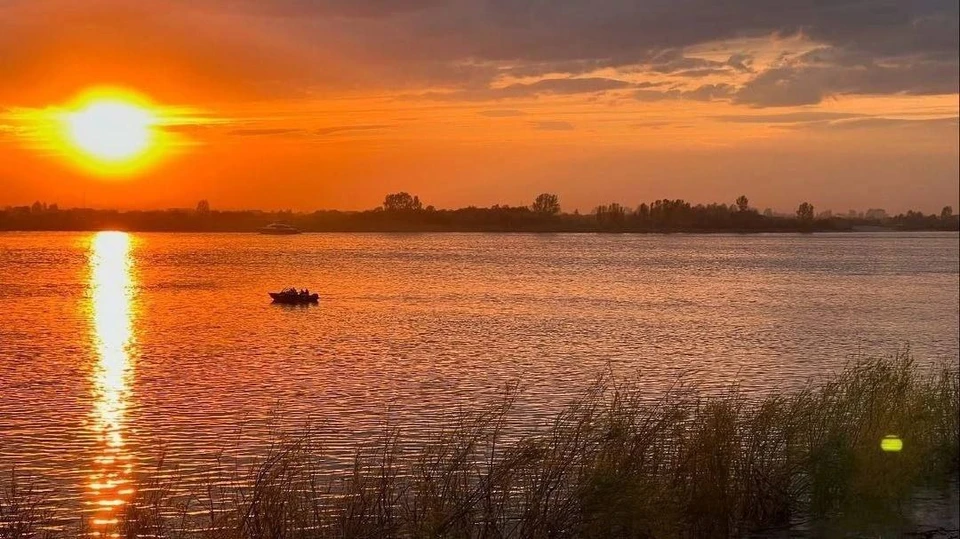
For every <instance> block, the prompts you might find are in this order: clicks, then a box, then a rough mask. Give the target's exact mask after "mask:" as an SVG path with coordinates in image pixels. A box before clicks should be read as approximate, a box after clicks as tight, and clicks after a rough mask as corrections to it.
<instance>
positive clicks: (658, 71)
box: [0, 0, 960, 107]
mask: <svg viewBox="0 0 960 539" xmlns="http://www.w3.org/2000/svg"><path fill="white" fill-rule="evenodd" d="M38 6H39V7H38ZM958 20H960V3H958V2H957V1H956V0H916V1H906V0H832V1H829V2H825V1H823V0H780V1H776V2H771V1H769V0H738V1H736V2H734V1H730V0H725V1H721V2H718V1H716V0H593V1H590V0H552V1H549V2H545V1H543V0H396V1H391V0H276V1H271V2H267V1H260V0H163V1H161V0H141V1H139V2H137V3H136V4H134V3H130V2H122V1H120V0H89V1H88V2H84V3H82V4H80V3H77V2H74V1H67V0H49V1H45V2H32V1H27V0H0V58H2V59H3V61H2V62H0V78H3V79H4V80H5V83H6V82H9V81H10V80H11V79H9V78H8V77H11V76H12V77H15V81H14V82H20V83H23V84H29V83H31V82H35V81H41V80H42V79H43V77H44V76H47V74H49V73H55V71H51V70H55V69H60V70H64V69H73V68H70V66H71V65H74V64H76V65H78V66H79V65H80V63H78V62H76V61H75V60H76V59H75V58H71V56H70V55H71V54H74V52H73V51H80V50H84V51H85V52H86V53H87V54H88V55H92V56H93V57H95V58H97V65H101V66H114V65H115V66H120V67H115V69H114V71H119V70H120V69H121V67H123V68H124V69H126V70H127V71H130V68H129V65H130V61H131V59H134V58H140V59H142V61H141V62H140V64H141V65H143V66H152V67H151V69H149V70H147V69H146V68H143V69H142V70H141V71H138V72H136V73H133V74H131V73H124V75H125V76H126V78H128V79H131V80H132V81H133V82H142V83H143V84H144V85H145V86H149V87H155V86H162V84H163V81H164V80H166V79H168V78H170V77H169V76H168V75H169V73H171V70H174V69H176V70H179V71H178V72H177V74H179V75H181V76H182V75H184V73H186V74H188V75H192V76H194V77H195V78H196V79H197V80H199V81H200V82H205V83H209V84H210V85H211V86H214V85H215V83H220V84H221V86H218V87H216V88H215V90H217V91H227V90H225V89H230V88H243V89H249V91H250V92H254V93H258V94H268V95H287V96H290V95H296V94H297V92H301V93H302V94H303V95H316V92H317V91H322V90H327V89H330V90H331V91H343V90H349V89H355V88H382V89H387V90H403V91H423V90H425V89H427V88H437V87H443V88H445V89H447V90H450V91H448V92H444V93H442V95H445V96H447V97H448V98H454V99H459V98H462V99H472V100H480V99H500V98H507V97H525V96H535V95H542V94H579V93H596V92H606V91H611V90H619V89H626V88H630V85H629V83H626V82H624V81H618V80H615V79H611V78H606V79H604V78H596V77H592V76H591V74H593V73H595V72H596V71H597V70H600V69H630V70H639V71H641V72H649V73H651V74H653V75H657V76H658V77H660V76H668V77H676V76H682V77H683V78H691V77H699V76H706V75H723V74H724V73H729V74H731V75H734V74H741V76H742V74H753V78H752V79H751V80H749V81H748V82H747V83H746V84H745V85H744V87H743V88H742V89H740V90H739V91H738V92H737V94H736V97H735V98H734V102H736V103H742V104H745V105H750V106H757V107H761V106H784V105H797V104H813V103H817V102H819V101H820V100H822V99H824V98H826V97H828V96H832V95H842V94H848V93H861V94H898V93H908V94H933V93H941V94H942V93H947V94H949V93H955V92H957V86H958V84H957V72H958V68H960V67H958V66H960V61H958V57H960V53H958V50H960V38H958V34H960V31H958V30H960V24H958ZM52 32H56V35H57V39H50V35H51V33H52ZM800 34H802V35H803V36H804V37H805V38H807V39H809V40H811V41H813V42H816V43H819V44H821V45H822V46H821V47H820V48H819V49H818V50H816V51H814V52H811V53H809V54H807V55H805V56H804V57H802V58H799V59H795V60H793V61H784V62H780V63H778V64H776V65H774V66H773V67H772V68H771V69H768V70H766V71H763V72H757V71H758V68H757V66H756V63H755V62H754V61H753V58H752V57H751V56H750V53H749V51H736V50H734V51H729V53H730V54H729V57H728V59H727V60H725V61H721V60H707V59H704V58H697V57H692V56H690V55H689V54H688V51H687V48H688V47H691V46H695V45H701V44H706V43H712V42H716V41H719V40H727V39H739V38H745V37H763V36H771V35H780V36H791V35H800ZM91 50H92V51H93V52H92V53H91V52H90V51H91ZM171 58H172V59H171ZM157 66H159V67H157ZM83 68H84V69H87V68H88V66H85V65H84V66H83ZM75 69H78V70H79V69H80V67H77V68H75ZM504 75H512V76H516V77H527V76H533V77H535V76H544V75H564V76H566V78H551V79H548V80H547V81H541V82H538V83H532V84H515V85H512V86H508V87H506V88H497V87H496V81H498V80H499V79H500V77H502V76H504ZM204 77H206V79H205V78H204ZM731 82H733V81H731ZM738 84H739V82H738ZM7 86H10V87H11V88H13V87H15V86H16V85H15V84H7ZM174 90H175V89H174ZM172 91H173V90H172ZM0 93H2V92H0ZM727 93H728V92H727V89H726V88H724V89H723V90H718V89H716V88H714V89H713V90H707V89H704V90H703V91H698V90H694V91H692V92H691V91H687V92H679V97H680V98H690V99H696V98H704V97H706V98H711V99H716V98H719V97H722V96H723V95H725V94H727ZM661 94H665V97H670V96H671V92H669V91H668V92H661ZM721 94H722V95H721ZM440 95H441V93H433V94H427V97H431V98H439V96H440ZM649 95H653V94H649Z"/></svg>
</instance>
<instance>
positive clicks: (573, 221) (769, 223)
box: [0, 192, 960, 232]
mask: <svg viewBox="0 0 960 539" xmlns="http://www.w3.org/2000/svg"><path fill="white" fill-rule="evenodd" d="M271 222H285V223H288V224H291V225H293V226H296V227H297V228H299V229H301V230H303V231H307V232H311V231H315V232H401V231H416V232H445V231H451V232H452V231H456V232H797V231H811V232H812V231H851V230H870V229H877V228H881V229H892V230H958V229H960V218H958V216H957V215H955V214H954V213H953V208H952V207H950V206H947V207H944V208H943V210H942V211H941V212H940V214H939V215H935V214H924V213H922V212H918V211H912V210H911V211H908V212H906V213H903V214H899V215H893V216H890V215H887V214H886V212H884V211H883V210H877V209H871V210H868V211H867V212H866V214H863V213H857V212H853V211H851V212H850V213H848V214H845V215H833V214H832V213H830V212H822V213H820V214H817V213H816V211H815V208H814V206H813V205H812V204H810V203H808V202H802V203H800V204H799V205H798V206H797V209H796V211H795V212H794V213H792V214H789V215H778V214H774V213H773V212H772V211H770V210H765V211H763V212H760V211H759V210H757V209H756V208H754V207H752V206H750V201H749V199H748V198H747V197H746V196H740V197H738V198H737V199H736V200H735V201H734V203H733V204H724V203H713V204H706V205H704V204H692V203H690V202H687V201H685V200H681V199H674V200H670V199H660V200H655V201H653V202H649V203H648V202H644V203H642V204H640V205H638V206H634V207H627V206H624V205H622V204H620V203H617V202H613V203H610V204H602V205H599V206H596V207H595V208H594V209H593V210H592V211H591V212H589V213H580V212H579V211H574V212H572V213H565V212H563V211H562V207H561V205H560V198H559V197H558V196H557V195H556V194H553V193H542V194H540V195H538V196H537V197H536V198H535V199H534V200H533V201H532V203H531V204H530V205H529V206H508V205H494V206H491V207H486V208H480V207H475V206H468V207H466V208H459V209H437V208H435V207H433V206H430V205H427V206H424V204H423V203H422V202H421V200H420V198H419V197H418V196H416V195H411V194H410V193H407V192H399V193H391V194H388V195H387V196H386V197H385V198H384V201H383V204H381V205H380V206H378V207H377V208H374V209H371V210H365V211H339V210H320V211H315V212H292V211H257V210H247V211H219V210H215V209H213V208H212V206H211V204H210V202H209V201H207V200H201V201H199V202H198V203H197V205H196V207H195V208H194V209H192V210H190V209H173V210H150V211H124V212H121V211H116V210H95V209H88V208H72V209H61V208H59V207H58V206H57V205H56V204H49V205H48V204H45V203H42V202H36V203H34V204H33V205H32V206H20V207H8V208H6V209H0V230H103V229H122V230H130V231H184V232H186V231H198V232H199V231H210V232H252V231H255V230H257V229H258V228H260V227H262V226H264V225H266V224H268V223H271Z"/></svg>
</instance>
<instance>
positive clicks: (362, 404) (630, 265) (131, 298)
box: [0, 233, 960, 522]
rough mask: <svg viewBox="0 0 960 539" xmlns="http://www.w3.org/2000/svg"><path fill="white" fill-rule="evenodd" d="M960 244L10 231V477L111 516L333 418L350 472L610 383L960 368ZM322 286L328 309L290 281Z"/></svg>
mask: <svg viewBox="0 0 960 539" xmlns="http://www.w3.org/2000/svg"><path fill="white" fill-rule="evenodd" d="M958 268H960V241H958V235H957V234H955V233H922V234H837V235H820V234H817V235H750V236H735V235H730V236H721V235H709V236H696V235H563V234H556V235H554V234H540V235H521V234H304V235H300V236H294V237H269V236H258V235H246V234H223V235H218V234H196V235H194V234H123V233H99V234H86V233H3V234H0V469H6V468H8V467H9V466H10V465H13V464H16V465H17V468H18V470H19V471H20V473H26V474H31V475H35V476H40V477H43V478H47V479H49V480H50V481H52V482H54V483H55V484H57V485H58V486H59V488H58V492H60V493H61V494H62V495H63V496H64V497H65V498H67V499H69V500H71V502H70V503H73V502H72V500H76V501H79V502H82V503H84V504H85V505H84V507H85V508H86V510H87V511H90V512H91V513H92V514H93V516H94V519H95V520H98V521H101V522H109V520H110V519H111V516H110V515H111V514H112V511H113V510H114V508H115V505H116V504H120V503H123V501H124V500H125V499H126V498H127V497H128V496H129V494H130V486H129V484H128V481H129V479H130V477H131V474H133V473H134V472H135V471H136V470H138V469H143V468H145V467H149V466H151V465H152V462H153V461H154V460H155V458H156V456H157V454H158V449H157V448H158V447H162V448H163V450H164V452H165V454H166V458H167V460H168V462H174V463H176V465H177V466H179V467H180V469H181V471H182V472H183V473H185V474H187V475H189V474H196V473H199V471H198V470H200V469H201V467H202V465H204V463H209V462H210V460H211V458H212V457H213V456H214V455H216V453H217V452H218V451H219V450H222V449H227V448H233V450H235V451H237V452H239V453H241V454H255V453H257V452H258V451H262V449H263V447H264V446H265V444H267V443H268V442H269V441H270V439H271V432H275V430H276V429H277V428H278V425H279V426H280V427H283V426H296V425H301V424H303V423H305V422H311V423H313V424H316V425H318V426H320V427H321V430H322V432H323V436H324V437H325V441H326V442H327V443H326V446H327V448H328V449H329V451H330V453H331V455H332V456H334V457H348V456H349V455H350V452H351V451H350V449H351V448H352V447H353V445H354V444H355V443H357V442H360V441H362V440H365V439H369V438H370V437H371V436H372V435H373V434H374V433H376V432H379V430H380V429H381V428H382V425H383V423H384V421H389V422H390V423H391V424H393V425H397V426H401V427H402V428H404V429H406V430H407V431H408V432H410V433H413V434H416V433H418V432H421V431H424V430H427V429H430V428H432V427H433V426H435V425H436V424H437V420H438V418H440V417H441V416H443V415H444V414H447V415H449V414H453V413H456V411H457V410H458V409H459V408H460V407H461V406H463V407H471V406H475V405H476V403H478V402H488V401H492V400H496V399H498V398H499V396H500V395H502V391H503V388H504V386H505V385H506V384H509V383H511V382H515V381H517V380H519V381H521V384H522V387H523V394H522V398H521V400H520V403H519V412H520V413H519V416H520V417H522V418H523V421H524V422H526V424H527V425H528V426H530V427H532V426H534V425H536V424H538V423H540V422H542V421H544V420H546V419H547V418H549V417H550V415H551V414H552V413H553V412H555V411H556V410H557V409H558V408H559V407H561V406H562V405H563V403H564V402H567V401H568V400H569V399H570V398H571V396H573V395H575V394H576V393H577V392H579V391H580V390H581V389H582V388H583V387H584V386H585V385H587V384H588V383H589V382H590V380H591V379H592V378H593V377H594V376H595V375H596V374H597V373H599V372H604V371H606V372H613V373H616V375H617V376H623V377H628V376H639V377H640V379H641V380H642V383H643V384H644V385H645V387H649V389H650V393H651V395H652V396H653V395H657V394H659V393H660V392H662V391H663V390H664V389H665V388H666V387H668V386H669V385H670V384H672V383H673V382H674V381H675V380H677V378H678V377H680V376H681V375H683V376H686V379H687V380H688V381H695V382H696V383H698V384H699V385H700V386H701V388H702V390H703V391H705V392H712V391H722V390H724V389H725V388H727V387H729V385H730V384H731V383H732V382H738V383H739V384H740V386H741V388H742V389H743V390H744V391H746V392H749V393H756V394H761V393H766V392H778V391H784V390H789V389H790V388H795V387H798V386H800V385H802V384H804V383H806V381H808V380H810V379H811V378H817V377H822V376H825V375H827V374H828V373H830V372H832V371H835V370H837V369H839V368H840V367H841V366H842V365H843V364H844V362H846V361H849V360H850V359H851V358H852V357H854V356H855V355H857V354H858V353H864V354H891V353H894V352H896V351H897V350H899V349H902V348H904V347H906V346H909V347H910V349H911V350H912V353H913V354H914V355H915V356H916V357H917V358H918V360H919V361H920V362H921V363H923V364H934V363H936V362H938V361H951V362H954V363H955V362H956V359H957V357H958V348H960V337H958V326H960V320H958V316H960V315H958V312H960V284H958V273H960V269H958ZM285 286H297V287H309V288H310V289H311V290H313V291H317V292H320V294H321V297H322V299H321V303H320V305H319V306H316V307H308V308H303V307H293V308H291V307H284V306H277V305H271V304H270V301H269V298H268V297H267V295H266V292H267V291H268V290H276V289H279V288H282V287H285Z"/></svg>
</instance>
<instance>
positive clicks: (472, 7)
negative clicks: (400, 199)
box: [0, 0, 960, 212]
mask: <svg viewBox="0 0 960 539" xmlns="http://www.w3.org/2000/svg"><path fill="white" fill-rule="evenodd" d="M715 4H716V2H710V1H708V0H676V1H667V0H640V1H635V0H606V1H598V2H585V1H582V0H581V1H576V0H557V1H556V2H548V3H543V2H533V1H532V0H517V1H507V0H486V1H468V0H451V1H446V0H399V1H394V2H386V1H383V0H353V1H347V0H277V1H274V2H269V3H267V2H255V1H254V0H191V1H187V0H165V1H160V0H141V1H140V2H137V3H135V4H134V3H130V2H122V1H120V0H89V1H86V2H76V1H74V0H70V1H67V0H41V1H28V0H0V80H2V81H3V83H2V84H0V206H2V205H7V204H29V203H31V202H33V201H34V200H38V199H39V200H45V201H48V202H58V203H60V205H61V206H75V205H80V204H84V203H85V204H86V205H90V206H97V207H120V208H152V207H188V206H192V205H193V204H194V203H195V202H196V200H198V199H200V198H208V199H210V201H211V203H212V205H213V206H214V207H215V208H264V209H270V208H292V209H302V210H312V209H317V208H343V209H361V208H369V207H373V206H376V205H377V204H379V203H380V202H381V201H382V199H383V195H384V194H385V193H387V192H391V191H397V190H406V191H410V192H413V193H416V194H418V195H420V197H421V199H423V200H424V202H425V203H427V204H434V205H436V206H438V207H452V206H462V205H468V204H475V205H490V204H494V203H501V204H502V203H507V204H527V203H529V202H530V201H531V200H532V198H533V197H534V196H535V195H536V194H537V193H539V192H542V191H552V192H556V193H558V194H559V195H560V197H561V203H562V205H563V206H564V208H565V209H568V210H572V209H573V208H579V209H581V210H588V209H589V208H591V207H593V206H594V205H596V204H599V203H606V202H612V201H618V202H621V203H625V204H628V205H634V204H636V203H638V202H640V201H643V200H651V199H656V198H685V199H687V200H691V201H694V202H711V201H727V202H732V201H733V199H734V198H735V197H736V196H737V195H739V194H741V193H743V194H747V195H748V196H749V197H750V199H751V202H752V203H753V204H754V205H755V206H758V207H760V208H765V207H772V208H774V209H778V210H783V211H789V210H790V209H792V208H794V207H795V206H796V204H797V203H798V202H799V201H801V200H809V201H810V202H812V203H813V204H814V205H815V206H816V207H817V208H818V210H819V209H827V208H830V209H833V210H835V211H846V210H847V209H850V208H858V209H865V208H868V207H884V208H887V209H888V210H890V211H903V210H906V209H907V208H919V209H923V210H925V211H930V212H932V211H939V209H940V207H941V206H943V205H946V204H952V205H954V206H957V205H958V202H960V180H958V176H960V168H958V162H960V149H958V121H957V117H958V108H960V107H958V94H957V92H958V74H957V73H958V52H957V51H958V45H957V26H958V7H957V5H956V2H955V1H940V0H926V1H924V2H912V3H907V2H902V3H894V4H891V3H890V2H885V1H881V0H876V1H867V2H863V1H857V2H854V1H852V0H850V1H845V0H838V1H837V2H835V3H833V4H831V6H832V7H830V8H824V7H822V5H821V6H818V4H822V3H820V2H814V1H813V0H784V2H780V3H770V2H761V1H759V0H756V1H752V0H751V1H745V2H741V3H738V5H737V6H726V7H725V8H723V9H720V8H718V7H717V6H716V5H715ZM768 4H770V5H768ZM900 4H902V5H900ZM103 85H111V86H116V87H121V88H126V89H130V90H133V91H136V92H138V93H139V94H142V95H143V96H146V97H147V98H149V99H150V100H151V101H152V103H153V106H154V107H155V108H156V110H157V111H158V114H160V115H161V116H162V125H161V126H160V127H159V129H161V130H162V131H164V132H165V133H167V134H169V135H170V137H171V138H170V140H176V143H175V144H173V143H171V144H170V145H169V146H168V147H165V148H164V150H163V156H162V158H161V159H158V160H157V162H156V163H153V164H152V165H151V166H149V167H145V168H143V169H142V170H136V171H134V172H131V173H129V174H123V175H119V176H118V175H109V176H108V175H102V174H98V173H97V172H96V170H89V169H81V168H78V167H77V166H75V163H71V162H70V159H68V158H67V156H66V155H64V151H63V148H60V147H58V146H57V145H56V144H53V145H51V144H44V143H43V142H42V141H39V139H40V138H42V137H41V136H39V135H38V133H39V132H40V129H39V128H38V126H37V122H38V120H37V118H39V117H41V116H43V115H44V114H46V112H48V111H51V110H55V109H57V108H58V107H64V106H66V104H67V103H70V102H71V100H72V99H74V98H75V97H76V96H77V95H78V94H80V93H82V92H83V91H84V89H86V88H89V87H94V86H103Z"/></svg>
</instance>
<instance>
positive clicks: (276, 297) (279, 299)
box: [267, 288, 320, 305]
mask: <svg viewBox="0 0 960 539" xmlns="http://www.w3.org/2000/svg"><path fill="white" fill-rule="evenodd" d="M267 293H268V294H270V297H271V298H273V302H274V303H283V304H286V305H307V304H310V303H317V302H319V301H320V294H301V293H300V292H297V290H296V289H295V288H287V289H286V290H283V291H280V292H267Z"/></svg>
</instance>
